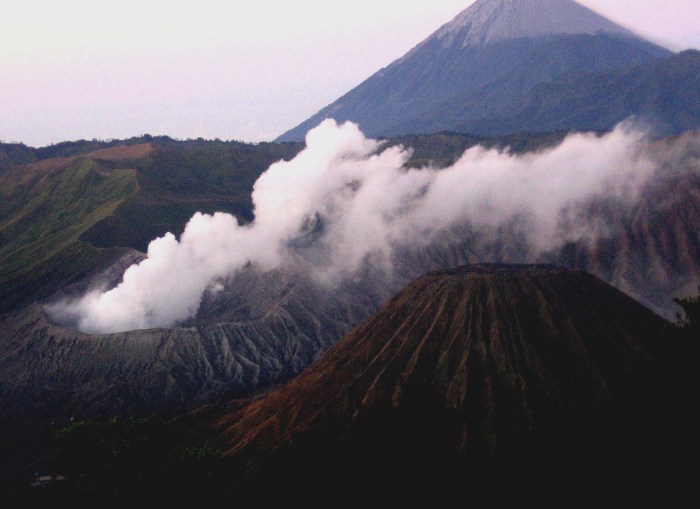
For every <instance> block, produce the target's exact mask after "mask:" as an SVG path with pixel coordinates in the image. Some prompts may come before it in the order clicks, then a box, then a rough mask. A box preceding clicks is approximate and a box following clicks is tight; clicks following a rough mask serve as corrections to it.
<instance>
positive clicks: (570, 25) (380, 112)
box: [278, 0, 671, 141]
mask: <svg viewBox="0 0 700 509" xmlns="http://www.w3.org/2000/svg"><path fill="white" fill-rule="evenodd" d="M670 55H671V52H669V51H668V50H666V49H664V48H661V47H659V46H656V45H654V44H652V43H650V42H648V41H645V40H643V39H641V38H639V37H637V36H635V35H634V34H632V33H630V32H629V31H627V30H626V29H624V28H622V27H620V26H618V25H616V24H614V23H612V22H610V21H609V20H606V19H605V18H603V17H601V16H599V15H598V14H596V13H594V12H593V11H591V10H589V9H587V8H585V7H583V6H581V5H579V4H577V3H576V2H574V1H573V0H479V1H477V2H475V3H474V4H472V5H471V6H470V7H469V8H468V9H466V10H465V11H464V12H463V13H461V14H460V15H459V16H457V17H456V18H455V19H454V20H453V21H452V22H450V23H448V24H447V25H445V26H443V27H442V28H440V29H439V30H438V31H437V32H435V33H434V34H433V35H431V36H430V37H429V38H428V39H426V40H425V41H423V42H422V43H421V44H419V45H418V46H417V47H415V48H414V49H413V50H411V51H410V52H409V53H407V54H406V55H405V56H403V57H402V58H400V59H399V60H397V61H395V62H394V63H392V64H391V65H389V66H387V67H386V68H384V69H382V70H380V71H379V72H377V73H376V74H374V75H373V76H372V77H370V78H369V79H368V80H366V81H365V82H364V83H362V84H360V85H359V86H358V87H357V88H355V89H353V90H351V91H350V92H348V93H347V94H345V95H344V96H343V97H341V98H340V99H338V100H337V101H336V102H334V103H332V104H331V105H329V106H327V107H325V108H324V109H322V110H321V111H320V112H319V113H317V114H316V115H314V116H313V117H311V118H310V119H308V120H306V121H305V122H303V123H302V124H300V125H299V126H298V127H296V128H294V129H292V130H290V131H288V132H286V133H285V134H283V135H282V136H280V137H279V138H278V141H291V140H294V141H301V140H303V139H304V136H305V134H306V132H308V130H309V129H311V128H313V127H315V126H316V125H318V124H319V123H320V122H321V121H322V120H324V119H325V118H328V117H332V118H335V119H336V120H338V121H345V120H352V121H354V122H356V123H359V124H360V127H361V128H362V129H363V131H364V132H365V133H366V134H368V135H369V136H371V137H377V136H394V135H400V134H411V133H432V132H437V131H442V130H455V128H456V126H457V125H458V124H460V123H464V122H466V121H470V120H472V119H483V118H494V117H500V116H503V115H505V114H506V113H508V112H509V111H510V110H511V109H512V108H513V107H515V106H517V105H518V104H519V103H520V101H522V99H523V98H524V97H525V95H526V94H527V93H528V92H529V91H530V90H531V89H532V87H534V86H535V85H537V84H540V83H544V82H548V81H550V80H553V79H557V78H560V77H564V76H568V75H572V74H576V73H579V72H598V71H603V70H610V69H618V68H625V67H630V66H634V65H639V64H646V63H650V62H652V61H654V60H656V59H659V58H663V57H667V56H670ZM456 111H458V112H459V115H456V113H455V112H456ZM445 115H446V117H445ZM460 121H461V122H460Z"/></svg>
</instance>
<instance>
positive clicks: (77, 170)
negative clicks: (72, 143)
mask: <svg viewBox="0 0 700 509" xmlns="http://www.w3.org/2000/svg"><path fill="white" fill-rule="evenodd" d="M137 191H138V183H137V181H136V172H135V170H130V169H114V170H107V169H105V168H103V167H100V166H99V165H98V164H97V163H96V162H95V161H93V160H90V159H87V158H78V159H74V160H72V161H70V162H69V163H67V164H64V165H60V166H58V167H56V168H50V169H44V168H36V167H34V168H32V167H14V168H12V169H10V170H9V171H8V172H7V173H6V174H5V175H4V178H3V180H2V185H1V186H0V192H2V195H3V200H2V204H0V287H1V288H2V291H1V293H0V309H7V308H11V307H13V305H14V304H15V303H21V302H25V301H26V299H27V298H29V297H30V296H31V295H33V294H35V293H36V291H37V290H38V291H39V292H40V294H46V293H47V292H49V291H53V290H54V289H56V287H57V284H58V283H59V281H61V280H62V281H63V283H64V284H66V283H70V282H73V281H75V280H76V279H77V278H79V277H80V276H82V275H84V274H85V273H86V272H87V271H89V270H90V269H92V268H94V267H95V266H99V265H100V262H102V261H106V260H107V259H113V258H114V256H116V255H117V254H118V252H116V251H114V250H110V251H99V250H97V249H96V248H95V247H94V246H91V245H89V244H86V243H85V242H82V241H80V236H81V235H82V234H83V233H84V232H85V231H87V230H88V229H89V228H91V227H92V226H93V225H94V224H96V223H98V222H99V221H101V220H102V219H104V218H105V217H107V216H109V215H110V214H112V213H113V212H114V211H115V210H116V208H117V207H118V206H119V204H120V203H121V202H122V201H123V200H124V199H125V198H127V197H128V196H131V195H134V194H135V193H136V192H137Z"/></svg>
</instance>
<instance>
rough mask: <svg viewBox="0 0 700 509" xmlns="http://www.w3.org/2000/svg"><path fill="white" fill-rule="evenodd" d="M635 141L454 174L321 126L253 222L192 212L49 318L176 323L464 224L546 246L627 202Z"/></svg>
mask: <svg viewBox="0 0 700 509" xmlns="http://www.w3.org/2000/svg"><path fill="white" fill-rule="evenodd" d="M642 142H643V135H642V134H640V133H639V132H635V131H634V130H631V129H629V128H627V127H625V126H620V127H618V128H617V129H615V130H614V131H613V132H612V133H609V134H607V135H604V136H597V135H594V134H572V135H570V136H568V137H567V138H566V139H565V140H564V141H563V142H562V143H561V144H560V145H559V146H557V147H556V148H553V149H549V150H546V151H543V152H539V153H531V154H526V155H523V156H518V155H513V154H511V153H509V152H508V151H498V150H487V149H485V148H482V147H475V148H472V149H469V150H467V151H466V152H465V153H464V155H463V156H462V157H461V158H460V159H459V160H458V161H457V162H456V163H455V164H454V165H453V166H451V167H449V168H445V169H440V170H438V169H435V168H432V167H427V168H422V169H406V167H405V163H406V162H407V161H408V160H409V158H410V155H411V154H410V152H409V151H407V150H404V149H403V148H401V147H391V148H386V149H383V147H382V145H381V143H379V142H377V141H374V140H370V139H367V138H365V136H364V135H363V134H362V133H361V132H360V130H359V128H358V127H357V126H356V125H354V124H351V123H345V124H343V125H338V124H336V122H335V121H333V120H327V121H325V122H323V123H322V124H321V125H320V126H319V127H317V128H316V129H314V130H312V131H311V132H309V134H308V136H307V147H306V149H304V150H303V151H302V152H301V153H299V155H298V156H297V157H296V158H295V159H293V160H292V161H289V162H284V161H281V162H278V163H275V164H273V165H272V166H271V167H270V168H269V169H268V170H267V171H266V172H265V173H264V174H263V175H261V176H260V178H259V179H258V181H257V182H256V184H255V186H254V190H253V203H254V220H253V222H252V223H250V224H248V225H241V224H239V222H238V221H237V220H236V218H235V217H233V216H231V215H228V214H223V213H217V214H214V215H213V216H210V215H205V214H201V213H197V214H195V215H194V216H193V217H192V219H191V220H190V221H189V223H188V224H187V226H186V228H185V231H184V233H183V234H182V236H181V238H180V239H179V240H177V239H176V238H175V236H173V235H172V234H169V233H168V234H166V235H165V236H164V237H161V238H158V239H156V240H154V241H153V242H151V244H150V245H149V247H148V258H147V259H146V260H144V261H143V262H141V263H140V264H138V265H134V266H132V267H130V268H129V269H128V270H127V271H126V273H125V274H124V278H123V281H122V282H121V283H120V284H119V285H118V286H117V287H116V288H114V289H112V290H109V291H96V292H93V293H90V294H87V295H85V296H84V297H83V298H81V299H79V300H77V301H74V302H70V303H61V304H59V305H58V306H54V308H53V312H54V313H59V314H66V315H72V316H77V317H78V319H77V325H78V328H79V329H80V330H82V331H86V332H117V331H125V330H131V329H140V328H150V327H166V326H171V325H173V324H175V323H177V322H179V321H182V320H185V319H188V318H191V317H193V316H194V315H195V314H196V312H197V310H198V308H199V305H200V302H201V299H202V295H203V294H204V292H205V291H206V290H207V288H212V287H213V286H214V285H216V283H217V281H218V280H219V279H220V278H224V277H226V276H228V275H231V274H232V273H234V272H235V271H236V270H238V269H240V268H242V267H244V266H247V265H252V266H254V267H255V268H257V269H259V270H262V271H267V270H272V269H275V268H280V267H283V266H284V265H285V264H286V263H289V259H290V252H291V250H294V251H295V253H299V252H301V253H307V254H308V259H309V260H312V261H313V263H310V264H309V265H310V266H311V267H312V269H311V271H312V276H314V277H316V278H318V279H320V280H323V281H325V282H327V283H329V284H332V283H333V282H334V281H337V280H339V279H341V278H343V277H345V276H348V275H350V274H353V273H354V272H355V271H356V270H357V269H358V268H359V267H360V266H361V265H362V264H363V262H364V261H365V260H366V259H367V256H368V255H372V256H373V257H375V258H376V259H378V260H380V261H382V262H383V263H385V264H388V263H389V260H390V258H391V256H390V255H391V253H392V250H393V249H395V248H396V247H397V246H405V245H415V244H416V243H419V242H422V243H425V242H430V240H431V239H433V238H434V237H435V236H436V235H437V234H439V233H440V232H441V231H444V230H445V229H446V228H449V227H451V226H455V225H458V224H460V223H464V222H468V223H470V224H473V225H482V226H487V227H496V226H498V225H499V224H503V223H504V222H506V221H509V220H511V219H512V218H514V217H527V218H528V221H529V225H530V228H529V229H530V231H531V235H530V237H531V238H530V242H531V244H532V245H533V246H534V248H535V249H536V250H545V249H551V248H553V247H556V246H557V245H558V244H559V243H562V242H565V241H568V240H575V239H576V238H577V237H578V236H580V235H584V234H586V232H587V231H588V229H589V228H588V225H586V224H579V223H576V221H575V219H576V218H575V217H574V221H573V223H572V222H571V221H570V223H569V224H575V225H576V228H569V229H568V230H567V231H564V232H563V231H562V230H561V224H562V219H563V218H564V217H565V215H567V214H568V215H569V216H570V215H571V214H574V215H575V211H576V210H577V208H578V207H580V206H582V205H585V204H586V203H587V202H590V201H591V200H592V199H594V198H596V197H599V196H609V197H614V198H616V199H622V200H632V199H634V197H635V195H636V193H637V192H638V191H639V189H640V188H641V186H642V185H643V184H644V183H645V182H646V181H647V180H648V178H649V177H650V176H651V174H652V173H653V170H654V164H653V163H652V162H651V161H650V160H649V159H648V158H647V157H646V156H644V155H643V154H644V152H643V151H642V150H640V147H641V146H642ZM572 211H573V212H572ZM569 219H571V217H569ZM312 254H313V256H311V255H312ZM302 256H303V255H302Z"/></svg>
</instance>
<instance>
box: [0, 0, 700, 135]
mask: <svg viewBox="0 0 700 509" xmlns="http://www.w3.org/2000/svg"><path fill="white" fill-rule="evenodd" d="M471 3H473V0H434V1H432V2H426V1H425V0H353V1H351V2H328V1H326V2H320V1H318V0H316V1H312V0H295V1H289V0H286V1H284V0H253V1H246V2H232V1H230V0H229V1H227V2H221V1H213V0H198V1H187V2H183V1H179V0H171V1H168V2H164V1H148V0H121V1H119V2H109V3H106V2H98V1H95V0H90V1H86V0H62V1H55V0H54V1H41V0H24V1H22V2H12V3H10V4H9V5H7V3H6V4H5V5H3V7H2V9H1V10H0V140H2V141H6V142H9V141H21V142H24V143H27V144H29V145H33V146H41V145H46V144H49V143H56V142H59V141H66V140H74V139H79V138H87V139H92V138H99V139H112V138H126V137H130V136H136V135H140V134H144V133H149V134H153V135H159V134H166V135H169V136H172V137H176V138H188V137H192V138H196V137H200V136H201V137H204V138H221V139H240V140H245V141H262V140H270V139H273V138H275V137H276V136H277V135H279V134H281V133H282V132H284V131H286V130H287V129H289V128H291V127H294V126H295V125H297V124H298V123H299V122H301V121H302V120H305V119H306V118H307V117H309V116H311V115H312V114H314V113H316V112H317V111H318V110H319V109H321V108H322V107H323V106H325V105H326V104H328V103H330V102H332V101H333V100H335V99H337V98H338V97H339V96H341V95H342V94H344V93H345V92H347V91H348V90H350V89H351V88H353V87H355V86H356V85H358V84H359V83H361V82H362V81H363V80H365V79H366V78H368V77H369V76H370V75H371V74H373V73H374V72H375V71H377V70H379V69H380V68H381V67H384V66H386V65H387V64H389V63H391V62H392V61H393V60H395V59H396V58H398V57H400V56H402V55H403V54H404V53H406V52H407V51H408V50H410V49H411V48H412V47H413V46H415V45H416V44H418V43H419V42H421V41H422V40H423V39H425V38H426V37H427V36H428V35H430V34H431V33H432V32H433V31H435V30H436V29H437V28H438V27H439V26H440V25H442V24H443V23H446V22H447V21H449V20H450V19H452V18H453V17H454V16H456V15H457V14H458V13H459V12H460V11H462V10H463V9H465V8H466V7H467V6H469V5H470V4H471ZM580 3H582V4H584V5H586V6H588V7H591V8H593V9H595V10H597V11H598V12H600V13H602V14H604V15H606V16H608V17H610V18H611V19H612V20H614V21H616V22H618V23H620V24H622V25H624V26H626V27H628V28H631V29H633V30H635V31H636V32H638V33H639V34H641V35H644V36H646V37H649V38H651V39H652V40H654V41H655V42H657V43H660V44H662V45H664V46H666V47H669V48H670V49H672V50H674V51H679V50H682V49H687V48H696V49H698V48H700V1H698V0H580Z"/></svg>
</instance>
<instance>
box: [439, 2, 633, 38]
mask: <svg viewBox="0 0 700 509" xmlns="http://www.w3.org/2000/svg"><path fill="white" fill-rule="evenodd" d="M600 33H612V34H617V35H629V36H632V35H633V34H632V33H631V32H630V31H629V30H627V29H625V28H623V27H621V26H620V25H617V24H616V23H613V22H612V21H610V20H608V19H606V18H604V17H603V16H601V15H600V14H597V13H596V12H594V11H592V10H591V9H589V8H587V7H584V6H583V5H581V4H579V3H577V2H575V1H574V0H477V1H476V2H474V3H473V4H472V5H471V6H469V7H468V8H467V9H465V10H464V11H462V12H461V13H460V14H459V15H457V17H455V18H454V19H453V20H452V21H450V22H449V23H447V24H445V25H443V26H442V27H441V28H440V29H439V30H438V31H437V32H436V33H435V34H433V35H432V36H431V37H430V39H436V38H437V39H439V40H440V41H441V42H442V44H443V45H444V46H452V45H453V44H455V43H461V44H462V46H465V47H466V46H483V45H486V44H490V43H494V42H498V41H506V40H513V39H520V38H531V37H540V36H547V35H558V34H569V35H571V34H591V35H592V34H600Z"/></svg>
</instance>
